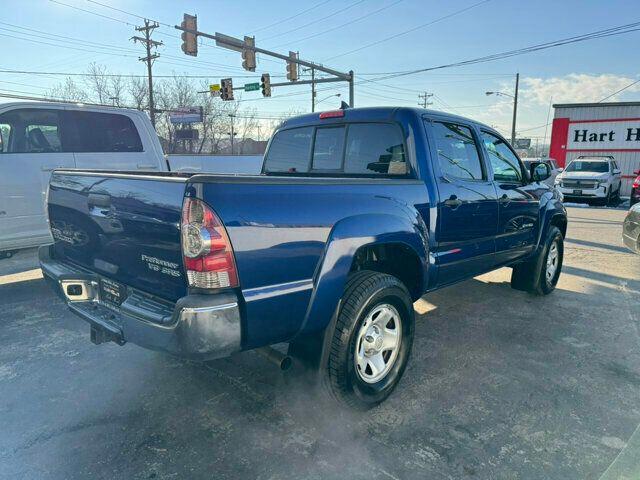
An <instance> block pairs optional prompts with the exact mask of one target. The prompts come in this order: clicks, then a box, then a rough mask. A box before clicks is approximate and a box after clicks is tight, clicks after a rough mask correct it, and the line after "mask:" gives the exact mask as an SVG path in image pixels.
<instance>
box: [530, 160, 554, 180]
mask: <svg viewBox="0 0 640 480" xmlns="http://www.w3.org/2000/svg"><path fill="white" fill-rule="evenodd" d="M529 173H530V174H531V179H532V180H533V181H534V182H542V181H543V180H546V179H547V178H549V177H550V176H551V169H550V168H549V165H547V164H546V163H542V162H534V163H532V164H531V166H530V167H529Z"/></svg>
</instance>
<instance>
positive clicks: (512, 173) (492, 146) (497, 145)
mask: <svg viewBox="0 0 640 480" xmlns="http://www.w3.org/2000/svg"><path fill="white" fill-rule="evenodd" d="M482 142H483V143H484V148H485V149H486V150H487V153H488V155H489V160H490V161H491V168H492V169H493V178H494V180H497V181H499V182H513V183H522V179H523V177H522V168H521V167H520V162H519V161H518V157H516V154H515V153H513V151H512V150H511V148H509V146H508V145H507V143H506V142H505V141H504V140H502V139H500V138H498V137H496V136H495V135H492V134H490V133H487V132H482Z"/></svg>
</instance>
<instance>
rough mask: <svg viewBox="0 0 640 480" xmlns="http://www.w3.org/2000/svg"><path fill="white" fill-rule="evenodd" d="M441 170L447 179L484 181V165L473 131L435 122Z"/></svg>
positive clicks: (459, 126) (460, 126) (451, 124)
mask: <svg viewBox="0 0 640 480" xmlns="http://www.w3.org/2000/svg"><path fill="white" fill-rule="evenodd" d="M433 134H434V136H435V139H436V147H437V149H438V161H439V163H440V170H441V171H442V174H443V175H444V176H445V177H447V178H452V177H453V178H459V179H463V180H482V179H483V172H482V164H481V163H480V155H479V154H478V147H477V145H476V142H475V140H474V138H473V134H472V133H471V129H470V128H468V127H464V126H462V125H456V124H454V123H448V122H434V123H433Z"/></svg>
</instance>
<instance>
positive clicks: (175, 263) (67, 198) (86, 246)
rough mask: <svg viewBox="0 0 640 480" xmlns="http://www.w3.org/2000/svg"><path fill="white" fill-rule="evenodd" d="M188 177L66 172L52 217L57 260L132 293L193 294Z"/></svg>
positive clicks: (59, 178)
mask: <svg viewBox="0 0 640 480" xmlns="http://www.w3.org/2000/svg"><path fill="white" fill-rule="evenodd" d="M187 178H188V175H183V176H176V175H163V174H134V173H132V174H113V173H104V172H73V171H58V172H55V173H54V174H53V176H52V177H51V183H50V187H49V196H48V212H49V221H50V224H51V233H52V234H53V238H54V255H55V257H56V258H58V259H60V260H66V261H70V262H73V263H75V264H77V265H80V266H82V267H85V268H87V269H89V270H91V271H93V272H95V273H98V274H100V275H101V276H103V277H104V278H105V281H109V280H111V281H112V282H115V283H113V284H112V285H118V282H121V283H122V284H125V285H127V286H129V287H132V288H135V289H138V290H141V291H144V292H148V293H152V294H154V295H158V296H160V297H162V298H165V299H167V300H172V301H174V300H177V299H178V298H179V297H181V296H183V295H184V294H185V292H186V281H185V275H184V268H183V260H182V254H181V246H180V214H181V209H182V202H183V197H184V190H185V181H186V179H187Z"/></svg>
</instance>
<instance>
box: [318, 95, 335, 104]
mask: <svg viewBox="0 0 640 480" xmlns="http://www.w3.org/2000/svg"><path fill="white" fill-rule="evenodd" d="M339 96H340V94H339V93H334V94H333V95H329V96H328V97H325V98H323V99H322V100H318V101H317V102H316V105H318V104H319V103H322V102H324V101H325V100H329V99H330V98H332V97H339Z"/></svg>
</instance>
